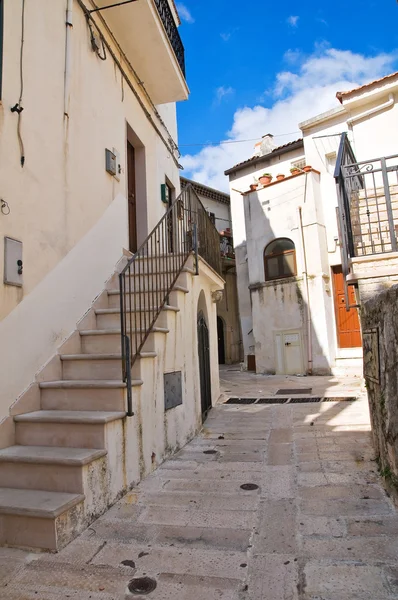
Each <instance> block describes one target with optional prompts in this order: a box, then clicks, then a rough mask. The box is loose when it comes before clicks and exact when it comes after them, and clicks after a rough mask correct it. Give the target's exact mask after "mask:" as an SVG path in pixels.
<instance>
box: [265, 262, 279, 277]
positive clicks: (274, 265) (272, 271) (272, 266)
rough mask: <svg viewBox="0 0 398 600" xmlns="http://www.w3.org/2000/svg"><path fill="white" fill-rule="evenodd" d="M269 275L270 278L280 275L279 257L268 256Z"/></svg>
mask: <svg viewBox="0 0 398 600" xmlns="http://www.w3.org/2000/svg"><path fill="white" fill-rule="evenodd" d="M267 275H268V279H274V278H276V277H279V261H278V258H267Z"/></svg>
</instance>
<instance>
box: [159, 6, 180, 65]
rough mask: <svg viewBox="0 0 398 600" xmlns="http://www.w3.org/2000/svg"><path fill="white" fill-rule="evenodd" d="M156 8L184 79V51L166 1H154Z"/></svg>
mask: <svg viewBox="0 0 398 600" xmlns="http://www.w3.org/2000/svg"><path fill="white" fill-rule="evenodd" d="M155 4H156V8H157V10H158V13H159V16H160V18H161V20H162V23H163V27H164V28H165V30H166V33H167V37H168V38H169V41H170V44H171V46H172V48H173V50H174V54H175V56H176V59H177V62H178V64H179V65H180V69H181V71H182V72H183V74H184V77H185V50H184V46H183V43H182V41H181V37H180V34H179V33H178V29H177V26H176V24H175V21H174V17H173V13H172V12H171V8H170V5H169V2H168V0H155Z"/></svg>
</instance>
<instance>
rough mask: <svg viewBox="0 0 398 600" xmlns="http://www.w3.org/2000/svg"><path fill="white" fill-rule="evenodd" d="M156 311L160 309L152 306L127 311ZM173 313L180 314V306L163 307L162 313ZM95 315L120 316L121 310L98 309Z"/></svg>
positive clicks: (167, 305)
mask: <svg viewBox="0 0 398 600" xmlns="http://www.w3.org/2000/svg"><path fill="white" fill-rule="evenodd" d="M155 310H159V309H158V308H154V307H152V306H149V307H147V308H145V310H127V311H126V312H127V313H147V312H149V311H151V312H154V311H155ZM164 310H165V311H167V310H169V311H171V312H180V310H181V309H180V308H178V306H171V305H170V304H165V305H164V306H163V308H162V309H161V312H162V311H164ZM95 314H96V315H117V314H119V315H120V308H97V309H96V310H95Z"/></svg>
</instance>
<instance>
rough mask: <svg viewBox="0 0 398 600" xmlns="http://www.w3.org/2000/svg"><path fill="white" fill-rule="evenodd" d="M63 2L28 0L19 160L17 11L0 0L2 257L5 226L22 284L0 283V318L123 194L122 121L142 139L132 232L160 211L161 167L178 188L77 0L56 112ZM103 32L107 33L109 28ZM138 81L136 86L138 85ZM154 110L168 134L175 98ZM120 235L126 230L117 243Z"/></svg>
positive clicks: (142, 232) (142, 231)
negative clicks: (0, 37) (110, 169)
mask: <svg viewBox="0 0 398 600" xmlns="http://www.w3.org/2000/svg"><path fill="white" fill-rule="evenodd" d="M65 9H66V2H61V3H58V2H52V1H50V0H38V2H35V3H34V4H32V3H27V4H26V15H25V23H26V26H25V54H24V99H23V106H24V111H23V113H22V115H21V132H22V137H23V141H24V145H25V156H26V161H25V166H24V168H22V167H21V165H20V153H19V144H18V139H17V133H16V127H17V116H16V114H13V113H11V112H10V110H9V107H10V106H13V105H14V104H15V102H16V100H17V99H18V97H19V87H20V83H19V52H20V36H21V14H20V7H18V9H17V8H16V6H15V5H14V3H11V2H7V3H5V7H4V22H5V28H4V56H3V63H4V64H3V96H2V102H1V103H0V181H1V190H0V196H1V197H2V198H3V199H4V200H5V201H7V202H8V204H9V206H10V211H11V212H10V214H9V215H8V216H5V215H3V214H0V238H1V239H0V264H1V265H3V250H4V246H3V239H2V238H3V236H5V235H6V236H10V237H12V238H15V239H17V240H20V241H22V243H23V260H24V275H23V281H24V284H23V288H22V289H20V288H16V287H11V286H3V285H2V284H0V319H1V318H3V317H5V316H6V315H7V314H8V313H9V312H10V311H11V310H12V309H13V308H15V306H16V305H17V304H18V303H19V302H21V301H22V299H23V298H24V297H25V296H27V295H28V294H29V293H30V292H31V291H32V290H33V289H34V288H35V287H36V286H37V285H38V283H39V282H40V281H41V280H42V279H43V278H44V277H45V276H46V275H47V274H48V273H50V272H51V271H52V270H53V269H54V268H55V267H56V265H57V264H58V263H59V262H60V261H61V260H62V259H63V258H64V257H65V256H66V255H67V254H68V252H70V250H71V249H72V248H73V247H74V246H75V245H76V244H77V243H78V241H79V240H81V239H82V238H83V237H84V236H85V235H86V234H87V233H88V232H89V231H90V230H91V229H92V228H93V227H94V225H95V224H96V223H97V222H98V221H99V219H100V218H101V216H102V215H103V214H104V213H105V211H106V210H107V208H108V207H109V206H110V205H111V204H112V203H113V201H114V199H115V198H116V197H117V196H118V195H120V194H121V195H122V196H123V197H125V198H126V195H127V169H126V136H127V133H126V129H127V123H128V124H129V125H130V126H131V128H132V129H133V130H134V132H135V134H136V138H137V140H139V143H140V145H141V147H142V148H144V149H145V150H142V153H143V155H144V156H143V157H142V160H141V159H140V163H139V165H138V164H137V173H136V178H137V205H138V209H137V210H138V222H139V227H138V235H139V240H143V239H144V238H145V236H146V234H147V233H148V231H149V230H150V229H152V227H153V226H154V225H155V224H156V223H157V221H158V220H159V219H160V218H161V216H162V215H163V214H164V211H165V208H164V205H163V204H162V202H161V198H160V185H161V183H164V181H165V177H166V176H167V178H168V179H169V180H170V181H171V182H172V183H173V185H174V186H175V188H176V190H177V191H178V190H179V173H178V168H177V166H176V164H175V162H174V161H173V159H172V156H171V154H170V152H169V151H168V149H167V148H166V147H165V145H164V144H163V142H162V140H161V139H160V137H159V135H158V134H157V132H156V131H155V129H154V128H153V126H152V125H151V123H150V121H149V119H148V118H147V117H146V116H145V113H144V110H143V109H142V107H141V106H140V104H139V102H138V100H137V98H136V97H135V96H134V94H133V93H132V91H131V90H130V88H129V87H128V85H127V83H126V81H124V82H123V83H122V77H121V74H120V71H119V70H118V68H117V67H116V66H115V63H114V62H113V60H112V57H111V56H109V53H108V58H107V60H106V61H101V60H100V59H99V58H98V57H97V56H96V54H95V53H94V52H92V50H91V46H90V37H89V31H88V28H87V24H86V19H85V17H84V14H83V12H82V10H81V8H80V7H79V6H78V4H77V3H76V2H74V14H73V23H74V26H73V32H72V47H73V61H72V69H71V97H70V110H69V119H64V71H65V29H66V28H65ZM107 39H108V41H110V43H111V40H110V38H109V36H108V37H107ZM124 66H125V68H126V69H127V70H128V68H127V66H126V65H124ZM131 77H132V78H133V76H132V75H131ZM136 88H137V89H138V90H139V86H138V85H136ZM138 95H139V96H140V97H141V102H143V103H144V105H145V107H146V110H148V111H149V112H151V108H150V105H149V103H148V100H147V99H146V98H145V96H144V94H143V93H142V92H140V91H139V92H138ZM159 110H160V112H161V114H162V117H163V119H164V121H165V123H166V125H167V127H168V128H169V130H170V133H171V134H172V136H176V118H175V106H174V105H171V106H167V105H165V106H162V107H161V108H160V109H159ZM152 113H153V110H152ZM152 118H153V121H154V123H155V124H156V125H157V127H158V128H159V131H161V132H162V134H163V135H164V136H165V137H166V138H167V134H166V131H165V129H164V127H163V125H162V124H161V123H160V121H159V120H157V117H156V116H155V115H154V114H153V117H152ZM105 148H109V149H111V150H112V149H113V148H116V149H117V151H118V152H120V162H121V167H122V169H121V171H122V172H121V174H120V181H119V182H118V181H117V180H116V179H115V178H113V177H112V176H111V175H109V174H108V173H107V172H106V171H105ZM147 205H148V207H149V210H148V211H147ZM125 208H126V207H125ZM126 222H127V208H126ZM107 235H109V236H111V235H112V232H111V231H109V232H108V234H107ZM103 243H106V239H105V240H104V241H103ZM125 244H126V238H125V237H124V238H123V239H120V243H119V246H120V250H121V248H122V246H123V245H125ZM1 279H2V278H1Z"/></svg>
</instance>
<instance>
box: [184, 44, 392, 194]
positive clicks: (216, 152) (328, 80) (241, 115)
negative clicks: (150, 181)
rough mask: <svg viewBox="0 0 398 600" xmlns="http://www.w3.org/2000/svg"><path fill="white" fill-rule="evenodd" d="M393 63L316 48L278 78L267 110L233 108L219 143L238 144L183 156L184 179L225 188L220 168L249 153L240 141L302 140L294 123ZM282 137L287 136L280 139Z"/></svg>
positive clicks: (247, 145)
mask: <svg viewBox="0 0 398 600" xmlns="http://www.w3.org/2000/svg"><path fill="white" fill-rule="evenodd" d="M396 59H397V55H396V54H379V55H377V56H373V57H366V56H364V55H362V54H355V53H353V52H351V51H342V50H336V49H334V48H325V47H323V48H318V49H317V50H316V51H315V52H314V53H313V54H312V55H310V56H308V57H306V58H304V59H303V60H302V61H301V63H300V64H299V65H297V67H296V69H295V71H294V72H293V71H283V72H280V73H278V74H277V75H276V77H275V84H274V87H273V90H272V92H273V104H272V105H271V106H270V107H265V106H263V105H257V106H252V107H249V106H245V107H241V108H238V109H237V110H236V112H235V114H234V118H233V123H232V126H231V128H230V130H229V131H228V132H227V133H226V137H225V140H223V141H225V142H240V143H227V144H218V145H215V146H206V147H204V148H203V149H202V150H201V151H200V152H198V153H197V154H187V155H185V156H183V157H182V159H181V162H182V164H183V166H184V168H185V170H186V175H187V176H188V177H190V178H192V179H196V180H197V181H200V182H202V183H204V184H207V185H210V186H213V187H215V188H219V189H224V190H226V189H228V180H227V178H226V177H225V176H224V170H226V169H228V168H230V167H232V166H233V165H234V164H236V163H238V162H240V161H242V160H246V159H247V158H249V157H250V156H252V154H253V146H254V142H252V141H250V142H245V141H243V140H247V139H252V138H254V139H260V138H261V136H262V135H264V134H265V133H268V132H271V133H273V134H274V135H275V142H276V143H277V144H278V145H282V144H285V143H287V142H288V141H291V140H293V139H296V138H298V137H300V136H301V132H300V131H298V123H300V122H301V121H304V120H305V119H308V118H310V117H313V116H316V115H317V114H319V113H322V112H324V111H326V110H329V109H330V108H333V107H336V106H338V104H337V100H336V92H337V91H344V90H347V89H352V88H354V87H356V86H358V85H362V84H364V83H366V82H367V81H371V80H373V79H376V78H378V77H382V76H383V75H386V74H387V73H389V72H392V71H393V70H394V69H393V67H394V62H395V61H396ZM219 89H222V88H219ZM226 89H228V88H226ZM291 132H294V133H291ZM286 133H289V134H291V135H283V136H281V135H280V134H286ZM199 141H200V140H192V142H199Z"/></svg>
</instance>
